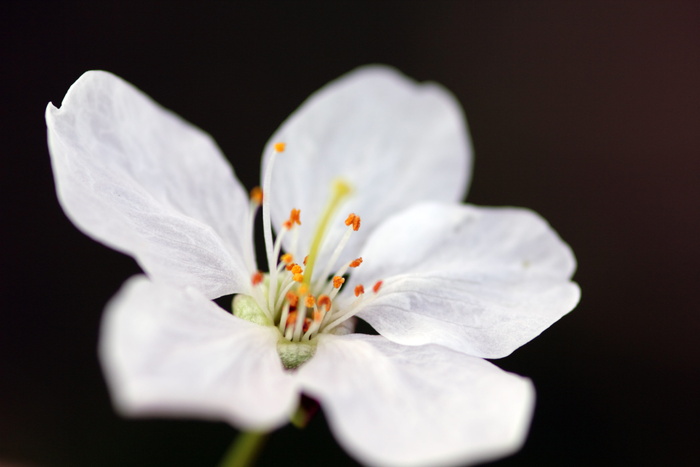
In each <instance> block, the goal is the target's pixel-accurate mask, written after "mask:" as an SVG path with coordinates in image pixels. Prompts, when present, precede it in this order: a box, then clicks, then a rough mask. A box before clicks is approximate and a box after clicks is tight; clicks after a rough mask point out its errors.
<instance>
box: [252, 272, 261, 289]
mask: <svg viewBox="0 0 700 467" xmlns="http://www.w3.org/2000/svg"><path fill="white" fill-rule="evenodd" d="M262 281H263V273H262V272H260V271H255V272H254V273H253V275H252V276H251V277H250V282H252V284H253V287H255V286H256V285H259V284H260V283H261V282H262Z"/></svg>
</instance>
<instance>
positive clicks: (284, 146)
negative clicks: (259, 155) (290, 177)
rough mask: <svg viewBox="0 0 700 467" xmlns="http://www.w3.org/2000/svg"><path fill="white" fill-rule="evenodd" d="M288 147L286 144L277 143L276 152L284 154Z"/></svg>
mask: <svg viewBox="0 0 700 467" xmlns="http://www.w3.org/2000/svg"><path fill="white" fill-rule="evenodd" d="M286 147H287V145H286V144H284V143H275V152H284V148H286Z"/></svg>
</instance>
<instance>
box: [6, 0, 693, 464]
mask: <svg viewBox="0 0 700 467" xmlns="http://www.w3.org/2000/svg"><path fill="white" fill-rule="evenodd" d="M328 3H329V4H324V3H306V2H279V3H265V2H251V3H233V2H223V1H220V2H192V3H191V4H182V3H177V4H173V2H163V3H148V2H146V4H145V5H144V4H136V3H135V4H119V3H103V2H89V3H85V4H77V3H70V4H62V3H59V2H56V3H48V2H47V3H33V2H15V3H5V4H3V6H2V7H0V34H1V35H2V36H1V37H2V46H1V48H0V53H1V54H2V55H1V56H0V59H1V62H0V63H2V83H0V84H1V85H2V88H1V89H2V111H1V115H2V125H0V131H1V132H2V146H1V151H2V155H1V157H2V165H1V174H2V183H1V185H0V190H1V193H0V202H1V203H2V211H1V216H2V217H1V218H2V250H1V251H2V261H1V263H0V264H2V278H1V282H0V288H1V289H2V310H1V311H0V313H1V314H0V320H1V322H0V465H3V466H7V465H17V466H79V467H82V466H154V465H156V466H159V465H167V466H173V467H175V466H206V465H214V464H215V463H216V462H217V460H218V459H219V457H220V456H221V454H222V453H223V452H224V450H225V449H226V448H227V446H228V445H229V443H230V441H231V440H232V439H233V437H234V435H235V431H234V430H233V429H232V428H230V427H229V426H227V425H225V424H223V423H206V422H196V421H162V420H125V419H121V418H119V417H118V416H116V415H115V414H114V413H113V411H112V408H111V405H110V402H109V398H108V394H107V390H106V386H105V383H104V381H103V379H102V374H101V371H100V368H99V365H98V363H97V359H96V352H95V348H96V342H97V330H98V326H99V323H100V315H101V312H102V308H103V306H104V304H105V303H106V302H107V300H109V298H110V297H111V296H112V295H113V294H114V293H115V292H116V291H117V289H118V288H119V287H120V285H121V284H122V282H123V281H124V280H125V279H126V278H127V277H129V276H131V275H133V274H135V273H137V272H138V271H139V269H138V267H137V266H136V264H135V263H134V262H133V260H131V259H130V258H128V257H126V256H123V255H120V254H118V253H115V252H113V251H111V250H109V249H107V248H105V247H103V246H101V245H99V244H97V243H95V242H93V241H91V240H90V239H88V238H87V237H85V236H84V235H82V234H81V233H79V232H78V231H77V229H75V228H74V227H73V226H72V224H71V223H70V222H69V221H68V220H67V219H66V217H65V216H64V214H63V213H62V211H61V209H60V207H59V205H58V203H57V201H56V196H55V193H54V185H53V179H52V174H51V170H50V164H49V156H48V151H47V148H46V141H45V124H44V120H43V112H44V108H45V106H46V103H47V102H49V101H52V102H54V103H55V104H59V103H60V102H61V99H62V98H63V96H64V94H65V92H66V91H67V89H68V87H69V86H70V85H71V84H72V83H73V81H75V79H77V78H78V76H80V74H82V73H83V72H84V71H86V70H88V69H96V68H97V69H105V70H109V71H112V72H114V73H116V74H118V75H120V76H122V77H124V78H125V79H127V80H128V81H131V82H132V83H134V84H135V85H137V86H138V87H139V88H141V89H142V90H143V91H145V92H146V93H148V94H149V95H151V96H152V97H153V98H154V99H155V100H157V101H158V102H160V103H161V104H163V105H164V106H166V107H169V108H171V109H173V110H175V111H176V112H178V113H179V114H180V115H182V116H184V117H185V118H186V119H187V120H189V121H191V122H193V123H195V124H196V125H198V126H200V127H202V128H204V129H205V130H207V131H208V132H210V133H211V134H212V135H213V136H214V137H215V138H216V140H217V141H218V143H219V145H220V146H221V147H222V149H223V151H224V152H225V153H226V154H227V156H228V157H229V158H230V160H231V161H232V163H233V164H234V166H235V167H236V170H237V172H238V175H239V177H240V178H241V180H242V181H243V183H244V184H245V185H246V186H247V187H249V188H250V187H252V186H254V185H255V184H257V179H258V164H259V154H260V152H261V149H262V147H263V145H264V143H265V141H266V140H267V138H268V137H269V136H270V135H271V134H272V132H273V131H274V130H275V128H276V127H277V125H278V124H279V123H281V121H282V120H283V119H284V118H285V117H286V116H287V115H288V114H289V113H290V112H292V111H293V110H294V109H295V108H296V107H297V106H298V105H299V104H300V103H301V101H302V100H303V99H304V98H305V97H306V96H307V95H309V94H310V93H311V92H312V91H314V90H316V89H317V88H318V87H320V86H321V85H323V84H325V83H326V82H327V81H329V80H331V79H333V78H335V77H337V76H339V75H341V74H342V73H344V72H347V71H349V70H351V69H352V68H354V67H356V66H358V65H362V64H365V63H374V62H378V63H388V64H391V65H394V66H396V67H398V68H399V69H401V70H403V71H404V72H405V73H406V74H408V75H409V76H413V77H415V78H417V79H419V80H428V79H429V80H435V81H438V82H440V83H442V84H444V85H445V86H446V87H447V88H449V89H450V90H452V92H454V93H455V95H456V96H457V98H458V99H459V100H460V101H461V103H462V105H463V107H464V108H465V111H466V114H467V117H468V119H469V123H470V126H471V134H472V138H473V141H474V147H475V152H476V158H475V166H474V167H475V170H474V178H473V182H472V188H471V190H470V193H469V196H468V200H469V201H470V202H472V203H475V204H484V205H520V206H527V207H530V208H532V209H534V210H536V211H538V212H539V213H541V214H542V215H543V216H544V217H545V218H546V219H548V220H549V221H550V222H551V224H552V225H553V226H554V227H555V228H556V229H557V230H558V231H559V233H560V234H561V235H562V237H563V238H564V239H566V240H567V241H568V242H569V243H570V244H571V246H572V247H573V249H574V252H575V253H576V255H577V257H578V262H579V269H578V272H577V274H576V280H577V281H578V282H579V283H580V284H581V288H582V291H583V298H582V300H581V303H580V305H579V306H578V308H577V309H576V310H575V311H574V312H573V313H571V314H570V315H569V316H567V317H565V318H564V319H562V320H561V321H560V322H559V323H557V324H555V325H554V326H553V327H552V328H551V329H549V330H548V331H546V332H545V333H544V334H543V335H542V336H540V337H539V338H537V339H536V340H535V341H533V342H532V343H530V344H528V345H526V346H525V347H523V348H522V349H520V350H518V351H517V352H516V353H515V354H513V355H512V356H510V357H508V358H505V359H502V360H500V361H497V362H496V363H497V364H498V365H500V366H501V367H503V368H505V369H507V370H510V371H514V372H517V373H520V374H523V375H527V376H529V377H531V378H532V379H533V380H534V382H535V385H536V387H537V390H538V402H537V409H536V413H535V417H534V421H533V425H532V430H531V432H530V436H529V439H528V441H527V443H526V445H525V447H524V449H523V450H522V451H521V452H520V453H518V454H516V455H515V456H513V457H510V458H508V459H504V460H502V461H498V462H495V463H494V464H493V465H495V466H530V465H533V466H534V465H537V466H543V465H545V466H548V465H560V466H563V465H565V466H579V465H582V466H586V465H596V466H598V465H662V464H663V465H690V464H692V463H693V461H697V460H698V459H700V456H699V455H698V454H699V453H698V448H697V447H696V442H697V440H698V435H699V431H700V430H699V429H698V416H699V415H700V407H699V403H698V393H699V391H698V389H699V387H700V385H699V384H698V383H700V349H699V347H698V334H699V333H700V315H699V312H700V310H699V307H698V304H697V303H698V298H699V297H698V288H699V287H698V285H699V284H698V280H699V279H700V274H698V265H699V264H700V247H699V246H698V245H699V240H700V220H699V218H700V209H699V208H700V189H699V186H700V180H699V178H700V177H699V175H700V162H699V161H698V158H699V157H700V91H699V85H700V57H699V55H700V2H693V1H690V2H677V1H655V2H648V1H629V2H620V1H604V2H589V1H584V2H573V1H555V2H506V1H480V2H471V1H463V2H428V1H426V2H415V3H414V2H409V1H401V2H389V1H383V2H366V3H364V2H342V3H332V2H328ZM302 460H304V462H305V463H306V464H307V465H329V464H331V463H333V464H334V465H353V464H354V463H353V461H352V460H350V459H349V458H348V457H347V455H346V454H344V452H343V451H342V450H341V449H340V448H339V447H338V446H337V444H336V443H335V441H334V440H333V438H332V436H331V435H330V434H329V432H328V430H327V427H326V426H325V422H324V420H323V418H322V417H319V418H317V419H316V420H314V422H313V423H312V424H311V426H310V427H309V428H307V430H305V431H298V430H296V429H295V428H292V427H286V428H284V429H282V430H281V431H279V432H277V433H275V434H274V435H273V436H272V438H271V440H270V442H269V445H268V448H267V450H266V451H265V453H264V454H263V457H262V459H261V464H262V465H278V464H281V463H282V462H285V463H290V462H291V463H292V464H300V463H301V462H302Z"/></svg>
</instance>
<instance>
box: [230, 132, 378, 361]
mask: <svg viewBox="0 0 700 467" xmlns="http://www.w3.org/2000/svg"><path fill="white" fill-rule="evenodd" d="M284 150H285V144H284V143H276V144H275V145H274V151H275V154H274V155H273V157H272V158H271V159H270V163H269V164H268V166H267V168H266V171H265V174H264V177H263V188H262V189H261V188H259V187H256V188H254V189H253V190H252V191H251V195H250V199H251V209H250V216H249V223H250V228H249V230H248V231H249V234H250V244H251V247H252V245H253V228H254V219H255V215H256V213H257V210H258V208H259V207H260V206H261V205H262V211H263V232H264V238H265V252H266V256H267V263H268V268H269V272H268V273H263V272H261V271H260V270H258V269H257V267H255V260H254V248H251V250H250V252H249V254H248V256H247V258H246V261H247V263H248V266H249V268H250V269H251V270H252V271H253V272H252V273H251V285H252V287H251V295H250V296H247V295H237V296H236V297H235V298H234V301H233V313H234V315H236V316H238V317H239V318H242V319H245V320H248V321H251V322H254V323H257V324H260V325H264V326H274V327H276V328H277V329H278V331H279V333H280V339H279V341H278V345H277V350H278V353H279V354H280V358H281V360H282V363H283V364H284V366H285V367H286V368H289V369H293V368H296V367H298V366H299V365H301V364H302V363H304V362H306V361H307V360H308V359H309V358H311V357H312V356H313V354H314V352H315V348H316V342H315V341H314V338H315V337H316V336H318V335H319V334H320V333H334V334H336V333H337V334H344V333H348V332H351V331H352V325H351V324H350V327H348V324H349V323H348V319H350V318H351V317H353V316H354V315H355V314H356V313H357V311H358V305H359V304H360V303H361V302H362V301H363V300H365V299H366V298H365V290H364V287H363V286H362V285H358V286H356V287H355V290H354V295H355V299H354V300H353V301H352V302H348V301H346V302H348V303H347V304H346V305H345V306H344V307H340V306H338V305H337V304H336V302H335V298H336V296H337V295H338V293H339V292H340V291H341V289H342V288H343V284H344V283H345V281H346V277H347V276H348V274H349V271H351V269H353V268H357V267H359V266H360V265H361V264H362V258H357V259H354V260H352V261H350V262H348V263H345V264H343V265H341V266H340V267H339V268H338V269H337V270H335V271H332V268H333V265H334V264H335V263H336V261H337V260H338V258H339V257H340V255H341V253H342V252H343V250H344V248H345V246H346V244H347V242H348V240H349V239H350V236H351V235H352V234H353V232H357V231H358V230H359V229H360V222H361V221H360V216H358V215H356V214H354V213H351V214H349V215H348V216H347V218H346V219H345V226H346V231H345V233H344V234H343V236H342V237H341V239H340V241H339V242H338V244H337V245H335V248H334V249H333V251H332V253H331V254H330V256H329V257H328V259H327V260H326V261H325V264H323V265H321V264H319V259H320V252H321V251H322V250H323V247H324V242H325V240H326V238H327V235H326V234H327V232H328V229H329V226H330V222H331V220H332V219H333V218H334V215H335V214H336V213H337V211H338V209H339V207H340V206H341V204H342V202H343V201H344V200H345V198H347V196H348V195H349V194H350V193H351V191H352V189H351V187H350V185H349V184H348V183H347V182H345V181H343V180H335V181H334V182H333V185H332V193H331V197H330V199H329V200H328V202H327V204H326V207H325V209H324V211H323V213H322V214H321V216H320V218H319V220H318V224H317V225H316V227H315V230H314V235H313V237H312V240H311V244H310V245H309V247H308V250H307V251H308V255H307V256H305V257H304V258H303V259H301V260H300V259H299V258H295V257H294V256H293V255H292V253H282V241H283V239H284V238H285V237H286V236H287V235H290V234H291V235H294V237H293V238H292V244H293V245H296V244H297V241H298V233H299V232H298V226H300V225H301V211H300V210H299V209H292V210H291V212H290V214H289V218H288V219H287V220H286V221H284V222H283V223H282V226H281V229H279V230H278V234H277V237H276V238H275V239H274V241H273V236H272V228H271V219H270V196H269V193H270V187H271V180H272V168H273V165H274V160H275V158H276V157H277V156H279V155H280V154H281V153H282V152H284ZM292 249H293V250H296V247H293V248H292ZM381 285H382V282H381V281H378V282H377V283H376V284H375V285H374V286H373V287H372V291H373V294H371V295H372V297H373V296H374V295H376V294H377V293H378V292H379V289H380V287H381ZM343 324H345V326H343Z"/></svg>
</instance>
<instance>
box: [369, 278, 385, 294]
mask: <svg viewBox="0 0 700 467" xmlns="http://www.w3.org/2000/svg"><path fill="white" fill-rule="evenodd" d="M383 283H384V281H377V282H376V284H374V286H373V287H372V291H374V293H377V292H379V289H381V288H382V284H383Z"/></svg>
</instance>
